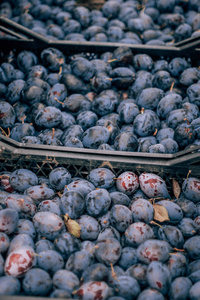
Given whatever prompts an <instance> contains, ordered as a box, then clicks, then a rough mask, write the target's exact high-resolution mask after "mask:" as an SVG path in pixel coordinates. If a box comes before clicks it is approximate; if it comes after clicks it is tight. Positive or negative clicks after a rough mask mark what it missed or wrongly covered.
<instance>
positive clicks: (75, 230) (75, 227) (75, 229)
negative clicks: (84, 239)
mask: <svg viewBox="0 0 200 300" xmlns="http://www.w3.org/2000/svg"><path fill="white" fill-rule="evenodd" d="M64 222H65V226H66V227H67V230H68V231H69V233H71V234H72V235H74V236H75V237H77V238H80V236H81V227H80V225H79V224H78V223H77V222H76V221H74V220H72V219H70V217H69V215H68V214H65V215H64Z"/></svg>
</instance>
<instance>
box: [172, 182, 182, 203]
mask: <svg viewBox="0 0 200 300" xmlns="http://www.w3.org/2000/svg"><path fill="white" fill-rule="evenodd" d="M172 189H173V193H174V196H175V198H176V199H178V198H179V196H180V193H181V188H180V185H179V183H178V182H177V181H176V180H175V179H174V178H173V179H172Z"/></svg>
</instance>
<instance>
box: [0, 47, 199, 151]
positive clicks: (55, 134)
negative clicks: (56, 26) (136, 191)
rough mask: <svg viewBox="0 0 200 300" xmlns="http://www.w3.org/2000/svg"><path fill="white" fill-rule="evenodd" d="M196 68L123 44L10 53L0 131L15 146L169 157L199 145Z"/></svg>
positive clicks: (1, 73)
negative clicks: (90, 50) (107, 48)
mask: <svg viewBox="0 0 200 300" xmlns="http://www.w3.org/2000/svg"><path fill="white" fill-rule="evenodd" d="M199 106H200V69H199V68H198V66H197V65H194V63H193V62H191V61H190V59H185V58H183V57H174V58H171V59H167V58H166V59H157V60H153V58H152V57H150V56H149V55H147V54H135V55H133V53H132V51H131V49H130V48H128V47H126V46H124V47H119V48H116V49H115V50H114V51H113V52H105V53H103V54H100V55H97V54H93V55H88V54H86V53H81V54H74V55H71V56H69V55H65V53H64V52H61V51H60V50H59V49H56V48H51V47H50V48H46V49H44V50H42V51H41V52H40V53H39V52H38V53H37V52H36V53H33V52H32V51H30V50H23V51H21V52H19V53H17V52H11V53H10V54H9V55H8V56H6V57H5V58H4V60H3V62H2V63H1V65H0V130H1V133H2V134H4V135H6V136H9V137H10V138H11V139H14V140H16V141H18V142H22V143H30V144H46V145H56V146H66V147H79V148H88V149H99V150H111V151H114V150H115V151H131V152H137V151H138V152H149V153H169V154H173V153H175V152H178V151H180V150H184V149H187V148H188V147H192V146H194V145H200V115H199Z"/></svg>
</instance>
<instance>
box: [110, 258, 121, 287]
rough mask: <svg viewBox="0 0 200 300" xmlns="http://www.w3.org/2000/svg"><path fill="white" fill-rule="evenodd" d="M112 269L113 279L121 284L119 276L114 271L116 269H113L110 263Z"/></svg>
mask: <svg viewBox="0 0 200 300" xmlns="http://www.w3.org/2000/svg"><path fill="white" fill-rule="evenodd" d="M110 267H111V272H112V277H113V278H114V279H115V280H117V281H118V282H119V279H118V278H117V275H116V273H115V270H114V267H113V264H112V263H110Z"/></svg>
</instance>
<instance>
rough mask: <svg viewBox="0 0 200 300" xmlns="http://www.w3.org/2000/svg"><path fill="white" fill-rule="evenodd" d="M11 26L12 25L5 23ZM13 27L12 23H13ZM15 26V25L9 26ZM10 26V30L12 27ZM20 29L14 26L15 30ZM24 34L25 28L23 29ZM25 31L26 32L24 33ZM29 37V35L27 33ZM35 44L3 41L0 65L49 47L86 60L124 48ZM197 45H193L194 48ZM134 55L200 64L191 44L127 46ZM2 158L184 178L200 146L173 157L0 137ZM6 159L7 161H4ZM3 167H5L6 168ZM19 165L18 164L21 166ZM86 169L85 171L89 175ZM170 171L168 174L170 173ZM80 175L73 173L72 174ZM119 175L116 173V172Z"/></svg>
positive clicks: (196, 159)
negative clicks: (25, 52)
mask: <svg viewBox="0 0 200 300" xmlns="http://www.w3.org/2000/svg"><path fill="white" fill-rule="evenodd" d="M1 22H3V24H4V22H5V20H4V18H0V23H1ZM6 22H8V23H9V24H10V22H11V21H7V20H6ZM13 23H14V22H13ZM11 25H12V26H14V27H15V26H16V23H15V24H11ZM12 26H11V27H12ZM18 27H19V28H21V27H23V26H21V25H17V28H18ZM22 30H23V31H24V30H25V29H24V27H23V28H22ZM25 31H26V30H25ZM27 31H28V33H29V34H30V35H32V32H31V33H30V32H29V31H30V30H28V29H27ZM33 38H34V40H33V39H32V40H23V39H21V40H20V39H17V40H15V42H13V40H9V39H6V40H4V42H2V44H1V49H0V62H1V61H4V60H5V58H6V56H7V55H10V53H18V52H19V51H22V50H30V51H34V53H37V54H39V53H40V52H41V51H42V50H43V49H45V48H48V47H54V48H57V49H59V50H61V51H63V53H64V54H65V55H68V56H71V55H74V54H77V53H83V54H84V55H85V56H86V57H90V56H91V55H94V54H95V55H97V57H98V55H100V54H101V53H104V52H106V51H111V52H112V51H114V50H115V49H116V48H118V47H119V46H125V45H124V44H118V43H94V42H85V43H83V42H73V43H72V42H68V41H46V40H45V39H44V38H43V37H41V36H39V35H38V34H36V36H33ZM196 44H197V42H195V45H196ZM126 46H128V47H129V48H130V49H131V50H132V52H133V55H134V54H138V53H146V54H149V55H150V56H151V57H152V58H153V59H159V58H174V57H186V58H189V59H190V60H191V61H192V62H193V63H194V64H195V65H198V62H200V49H196V46H195V47H193V46H194V45H192V46H191V44H190V43H186V44H185V43H184V47H185V48H184V49H181V48H178V47H165V46H148V45H139V46H138V45H126ZM0 147H1V157H2V158H3V159H4V158H5V161H6V163H8V164H9V157H14V158H16V157H18V158H19V159H20V157H21V161H22V160H23V161H28V160H30V159H31V161H33V160H35V161H37V162H39V161H48V162H49V160H50V161H51V162H52V160H55V161H56V164H57V163H66V164H67V163H74V162H75V165H76V164H77V163H78V164H79V165H80V166H81V168H83V166H84V167H89V168H90V169H91V168H94V167H97V166H99V165H101V164H102V163H103V162H109V163H111V164H112V166H113V168H119V169H124V168H127V167H129V166H135V167H136V169H138V170H139V169H141V170H143V171H144V170H146V171H149V170H152V171H155V172H160V170H162V171H163V172H165V171H166V170H171V171H172V172H175V173H176V172H178V173H182V174H186V173H187V172H188V170H190V169H192V170H193V174H196V175H198V174H200V171H199V166H198V164H199V163H200V152H199V151H198V150H199V149H200V146H196V147H191V148H190V149H188V150H183V151H179V152H177V153H174V154H151V153H142V152H125V151H106V152H105V151H102V150H95V149H86V148H69V147H64V146H47V145H28V144H23V143H19V142H16V141H14V140H12V139H10V138H7V137H5V136H3V135H0ZM7 159H8V160H7ZM6 163H5V164H4V165H6ZM20 163H21V162H20ZM88 170H89V169H87V171H88ZM171 171H170V172H171ZM76 172H77V174H78V172H79V171H75V173H76ZM117 173H118V171H117Z"/></svg>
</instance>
